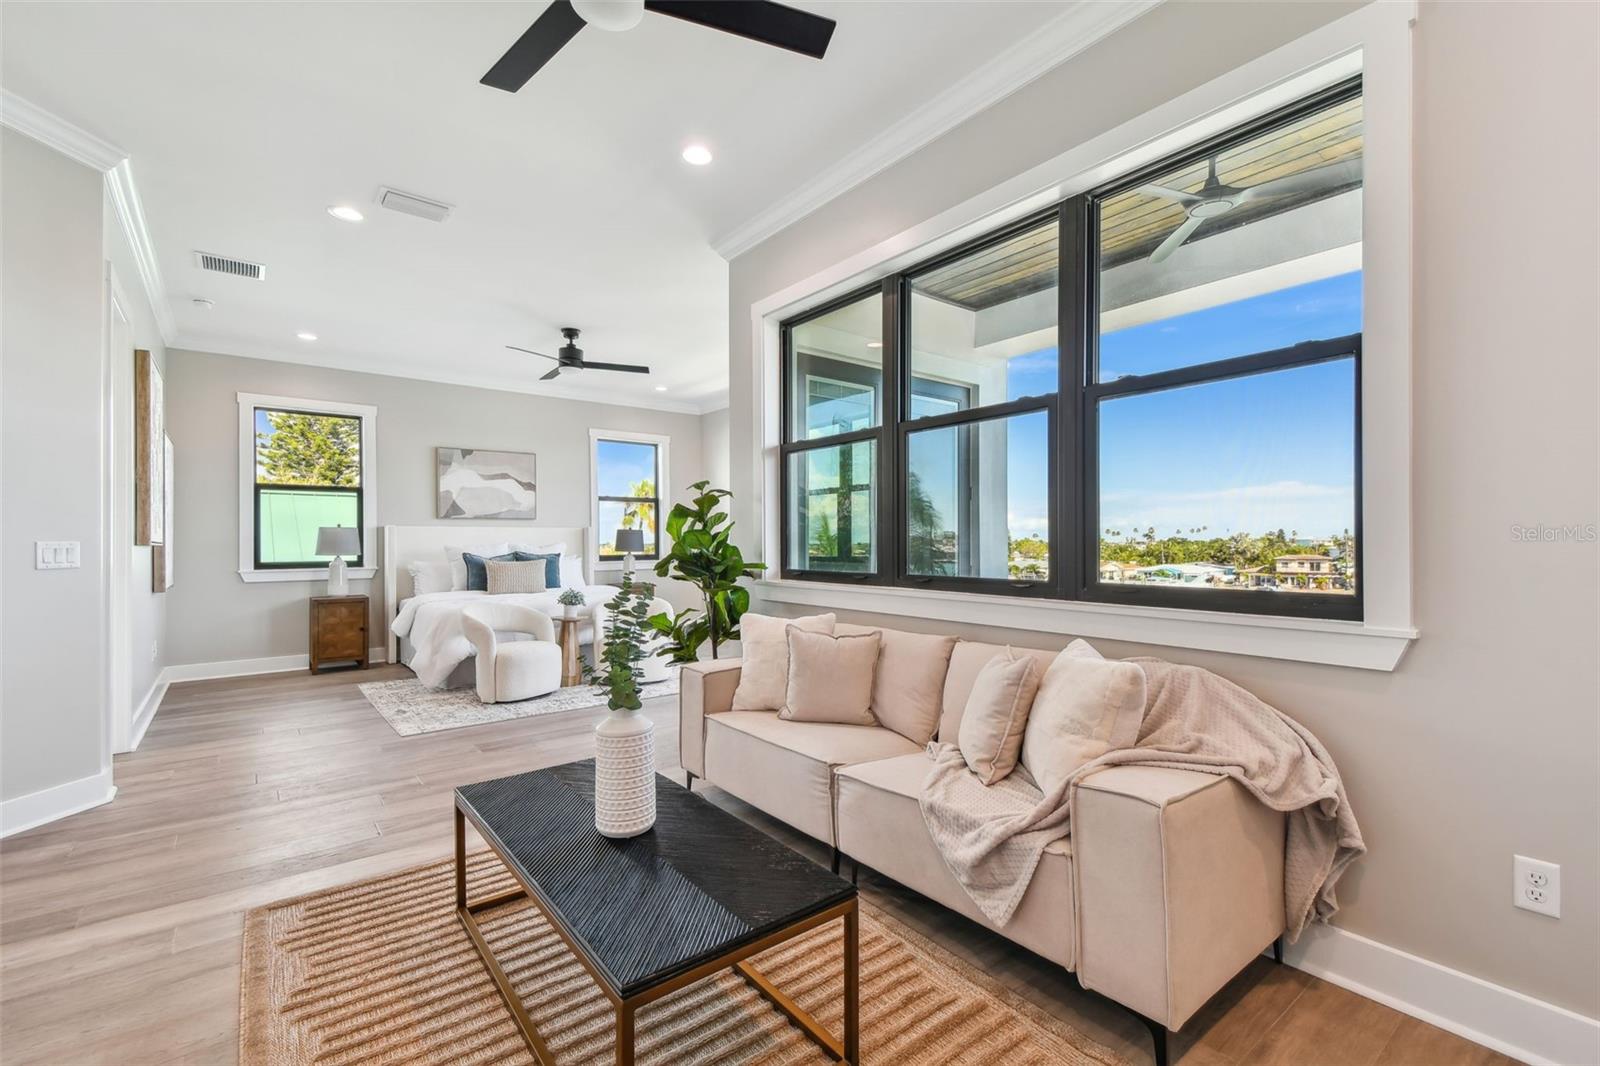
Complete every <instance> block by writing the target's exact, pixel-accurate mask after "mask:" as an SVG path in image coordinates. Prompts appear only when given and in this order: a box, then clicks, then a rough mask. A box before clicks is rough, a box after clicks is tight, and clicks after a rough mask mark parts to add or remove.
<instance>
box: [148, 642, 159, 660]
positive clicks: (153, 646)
mask: <svg viewBox="0 0 1600 1066" xmlns="http://www.w3.org/2000/svg"><path fill="white" fill-rule="evenodd" d="M159 658H161V645H160V643H158V642H157V641H154V640H152V641H151V642H150V661H151V662H155V661H156V660H157V659H159Z"/></svg>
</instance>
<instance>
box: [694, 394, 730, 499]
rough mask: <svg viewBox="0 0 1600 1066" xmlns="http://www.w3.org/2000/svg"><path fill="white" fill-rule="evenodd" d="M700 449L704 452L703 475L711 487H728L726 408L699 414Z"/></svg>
mask: <svg viewBox="0 0 1600 1066" xmlns="http://www.w3.org/2000/svg"><path fill="white" fill-rule="evenodd" d="M700 439H701V445H700V447H701V450H702V451H703V452H704V454H705V464H704V465H705V476H706V477H707V478H708V479H710V481H711V486H712V487H713V488H718V489H725V488H728V479H729V478H730V477H732V476H733V474H732V465H731V462H730V457H729V454H728V409H727V408H726V407H724V408H722V410H720V411H708V412H706V413H705V414H703V415H701V416H700Z"/></svg>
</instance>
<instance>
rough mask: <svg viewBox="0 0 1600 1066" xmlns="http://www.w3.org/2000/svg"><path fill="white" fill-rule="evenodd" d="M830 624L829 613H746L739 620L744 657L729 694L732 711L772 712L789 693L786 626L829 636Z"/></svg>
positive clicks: (781, 703)
mask: <svg viewBox="0 0 1600 1066" xmlns="http://www.w3.org/2000/svg"><path fill="white" fill-rule="evenodd" d="M833 621H834V616H833V615H831V614H814V615H809V616H807V617H805V618H773V617H771V616H769V615H764V614H747V615H745V616H744V617H743V618H740V619H739V633H740V637H739V644H740V646H741V647H742V648H743V649H744V658H743V661H742V663H741V666H740V670H739V687H738V688H736V689H734V691H733V709H734V710H736V711H776V710H778V709H779V708H780V707H782V706H783V703H784V700H785V698H786V697H787V696H788V693H789V636H788V631H789V627H790V626H794V627H796V628H798V629H803V630H805V631H806V632H808V633H827V634H829V635H830V636H831V635H832V634H833Z"/></svg>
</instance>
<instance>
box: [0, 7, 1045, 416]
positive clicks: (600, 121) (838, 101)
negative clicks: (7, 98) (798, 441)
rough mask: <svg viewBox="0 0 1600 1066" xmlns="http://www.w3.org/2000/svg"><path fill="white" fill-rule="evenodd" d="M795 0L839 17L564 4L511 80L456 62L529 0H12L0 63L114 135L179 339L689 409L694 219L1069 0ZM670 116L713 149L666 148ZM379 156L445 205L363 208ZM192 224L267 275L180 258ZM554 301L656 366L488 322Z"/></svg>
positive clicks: (57, 110)
mask: <svg viewBox="0 0 1600 1066" xmlns="http://www.w3.org/2000/svg"><path fill="white" fill-rule="evenodd" d="M803 6H804V7H805V8H806V9H807V10H810V11H814V12H817V13H819V14H824V15H828V16H830V17H832V18H835V19H837V20H838V22H839V27H838V30H837V32H836V33H835V34H834V38H833V43H832V46H831V48H830V50H829V53H828V57H827V59H825V60H823V61H821V62H818V61H815V60H811V59H807V58H804V57H801V56H796V55H792V54H790V53H787V52H784V51H781V50H779V49H775V48H770V47H765V46H762V45H758V44H755V43H752V42H749V41H745V40H742V39H740V38H736V37H732V36H729V35H726V34H722V33H717V32H714V31H711V30H707V29H704V28H701V27H697V26H693V25H691V24H688V23H685V22H681V21H678V20H675V19H671V18H667V17H664V16H660V15H656V14H647V15H646V16H645V19H644V21H643V23H641V24H640V25H639V26H638V27H637V28H636V29H634V30H631V31H629V32H626V33H620V34H618V33H606V32H603V31H600V30H596V29H593V28H589V29H586V30H585V31H583V32H582V33H580V34H579V35H578V37H577V38H576V39H575V40H574V41H573V42H572V43H571V44H569V45H568V46H567V47H566V48H565V49H564V50H563V51H562V52H561V53H560V54H559V55H558V56H557V57H556V58H555V59H554V60H553V61H552V62H551V63H550V64H549V65H548V66H547V67H545V69H544V70H542V71H541V72H540V73H539V74H538V75H536V76H535V77H534V79H533V80H532V81H531V82H529V84H528V85H527V86H526V87H525V88H524V89H523V90H522V91H521V92H520V93H517V94H515V95H510V94H506V93H502V92H499V91H497V90H494V89H489V88H486V87H484V86H482V85H480V84H478V78H479V77H480V76H481V75H482V74H483V73H484V71H486V70H487V69H488V67H489V66H490V64H492V63H493V62H494V60H495V59H496V58H498V57H499V55H500V53H501V52H502V51H504V49H505V48H506V47H508V46H509V45H510V44H511V42H512V41H514V40H515V39H516V37H517V36H518V35H519V34H520V33H521V32H522V31H523V30H524V29H525V28H526V27H527V26H528V25H529V24H530V23H531V22H532V21H533V20H534V19H535V18H536V17H537V16H538V15H539V13H540V12H541V11H542V10H543V9H544V4H543V3H541V2H532V3H398V2H395V3H220V2H214V3H109V4H107V3H23V2H15V0H8V2H6V3H5V4H4V6H3V36H4V45H3V66H0V71H3V82H4V87H5V88H6V89H7V90H9V91H10V92H13V93H16V94H17V95H19V96H21V97H23V98H24V99H26V100H28V101H30V102H32V103H33V104H36V105H38V106H39V107H42V108H44V109H45V110H47V111H50V112H53V113H54V114H55V115H57V116H59V117H60V118H62V119H64V120H66V121H68V122H71V123H75V124H77V125H79V126H81V127H82V128H84V129H86V130H88V131H90V132H91V133H94V134H96V135H98V136H100V137H102V138H105V139H106V140H109V141H111V142H113V143H115V144H116V145H118V146H119V147H120V148H122V149H123V150H125V151H126V152H128V154H129V155H130V157H131V161H132V162H131V165H132V168H133V173H134V175H135V178H136V181H137V185H138V190H139V193H140V195H141V196H142V199H143V202H144V208H145V214H146V217H147V220H148V226H149V231H150V236H151V240H152V242H153V244H154V246H155V249H156V253H157V258H158V260H159V267H160V271H161V274H162V276H163V278H164V280H165V285H166V289H167V292H168V294H169V297H170V304H171V310H172V314H173V317H174V319H175V321H176V327H177V336H176V338H175V343H176V344H177V345H178V346H180V347H189V348H198V349H202V350H208V351H218V352H227V353H234V354H241V355H253V356H261V357H266V358H275V359H286V360H291V361H297V362H310V363H317V364H320V365H326V366H335V367H346V368H351V369H362V370H374V371H379V372H383V373H391V374H398V375H403V376H413V377H420V378H427V379H435V380H457V381H466V382H472V383H476V384H489V385H495V386H498V387H503V388H513V389H525V390H528V391H534V392H552V393H555V394H558V395H569V396H586V397H593V398H612V399H618V398H620V399H624V400H628V401H631V402H637V403H645V404H649V405H655V404H658V403H659V404H661V405H663V406H675V405H683V406H686V407H687V408H689V409H711V408H714V407H716V406H720V405H721V404H722V403H723V402H725V395H726V382H727V329H728V325H727V323H728V317H727V295H728V294H727V265H726V263H725V262H724V261H723V260H722V259H721V257H719V256H718V255H717V253H716V252H714V251H713V250H712V243H713V242H714V241H715V240H716V239H717V238H719V237H722V236H724V235H726V234H728V233H730V232H732V231H734V230H736V229H738V228H739V227H740V226H741V224H743V223H745V222H747V221H748V220H750V219H751V218H752V217H753V216H757V215H759V214H760V213H761V212H763V211H764V210H767V209H768V208H770V206H771V205H772V204H773V203H774V202H775V201H778V200H781V199H782V198H784V197H785V196H787V195H788V194H791V193H793V192H794V191H795V190H796V189H797V188H799V187H802V186H804V185H805V184H806V183H807V182H808V180H810V179H813V178H815V177H816V176H817V175H818V174H821V173H822V172H824V171H825V170H827V169H828V168H829V167H830V166H831V165H834V164H837V163H838V162H839V161H840V160H841V159H842V158H844V157H846V156H848V155H850V154H851V153H854V152H857V151H859V150H860V149H862V148H863V147H864V146H868V145H870V144H871V143H872V142H873V141H874V139H876V138H879V137H881V136H883V135H884V134H885V132H886V131H889V130H891V129H893V128H894V127H895V126H896V123H897V122H900V121H901V120H903V119H904V117H905V116H906V115H908V114H910V113H912V112H914V111H915V110H916V109H917V108H918V107H919V106H920V105H922V104H923V103H924V102H925V101H926V100H928V99H929V97H930V96H932V95H935V94H937V93H938V92H940V91H941V90H943V89H945V88H946V87H947V86H950V85H951V84H952V83H954V82H957V81H959V80H960V79H962V78H963V77H965V76H967V75H969V74H972V73H973V72H974V71H975V70H977V69H978V68H980V67H981V66H983V65H984V64H985V63H990V64H991V66H992V62H993V60H994V59H995V57H996V56H998V55H1000V54H1001V53H1005V52H1007V50H1008V49H1014V48H1016V47H1017V46H1018V45H1019V42H1025V41H1026V40H1027V39H1028V38H1029V37H1030V35H1033V34H1035V33H1036V32H1037V31H1038V30H1039V29H1040V27H1042V26H1045V25H1046V24H1048V23H1050V22H1051V21H1052V20H1055V19H1058V18H1059V17H1060V16H1061V15H1062V13H1063V12H1064V11H1066V10H1068V5H1059V4H1049V3H998V2H993V3H908V2H895V3H867V2H848V3H842V2H822V0H804V3H803ZM691 140H702V141H704V142H705V143H706V144H708V145H710V146H711V148H712V149H713V151H714V152H715V153H716V161H715V162H714V163H713V164H712V165H711V166H709V167H704V168H695V167H690V166H688V165H687V164H685V163H683V162H682V160H681V159H680V158H679V151H680V149H681V148H682V146H683V145H684V144H685V143H687V142H689V141H691ZM380 185H389V186H393V187H397V188H400V189H403V190H406V191H409V192H415V193H420V194H422V195H424V196H429V197H433V198H436V199H440V200H444V201H446V202H448V203H451V204H454V205H456V210H455V213H454V214H453V215H452V217H451V218H450V219H449V220H448V221H446V222H444V223H442V224H434V223H429V222H425V221H422V220H420V219H416V218H412V217H409V216H405V215H399V214H395V213H393V212H389V211H385V210H383V209H381V208H379V207H377V206H376V204H374V203H373V198H374V196H375V194H376V192H377V189H378V187H379V186H380ZM335 203H350V204H355V205H357V206H359V207H360V208H361V209H362V210H363V211H365V212H366V215H367V219H366V221H365V222H362V223H359V224H355V225H351V224H348V223H342V222H337V221H335V220H333V219H331V218H330V217H328V215H327V214H326V213H325V208H326V207H327V206H328V205H330V204H335ZM196 249H200V250H204V251H208V252H215V253H219V254H222V255H228V256H235V257H239V258H244V259H250V260H255V261H258V262H261V263H264V264H266V266H267V274H266V278H265V280H264V281H246V280H241V279H236V278H231V277H224V276H221V275H216V274H210V273H206V272H202V271H200V270H199V269H198V268H197V267H196V266H195V265H194V263H193V255H192V253H193V251H194V250H196ZM124 284H125V285H133V284H136V281H135V280H134V279H124ZM194 297H207V298H210V299H212V300H214V301H215V307H214V308H213V309H212V310H210V311H205V310H201V309H200V308H197V307H196V306H194V305H193V304H192V302H191V300H192V298H194ZM563 325H576V326H580V327H582V328H583V331H584V335H583V339H582V341H581V342H580V343H581V344H582V346H583V347H584V349H585V350H586V352H587V354H588V356H589V357H590V358H592V359H599V360H607V361H616V362H643V363H647V364H649V365H650V367H651V370H652V373H651V375H650V376H649V377H648V378H644V377H642V376H639V377H636V376H633V375H621V374H602V373H599V372H593V371H591V372H588V373H584V374H579V375H569V376H564V377H563V378H562V380H561V382H560V383H559V384H560V387H559V388H551V387H550V386H547V385H543V384H540V383H538V382H537V381H536V379H537V377H538V375H539V374H541V373H543V372H544V371H545V370H546V369H548V368H549V367H550V366H551V365H552V364H550V363H547V362H545V361H543V360H539V359H534V358H532V357H531V356H524V355H520V354H517V353H513V352H507V351H505V350H504V348H503V345H505V344H518V345H522V346H525V347H530V348H536V349H539V350H541V351H546V352H550V353H552V354H553V353H554V351H555V349H556V347H557V346H559V344H560V343H561V341H560V338H559V336H558V335H557V332H556V331H557V328H558V327H560V326H563ZM302 330H308V331H312V332H314V333H316V334H317V335H318V337H319V340H317V341H316V342H315V343H314V344H308V343H305V342H301V341H298V340H296V339H295V334H296V333H297V332H299V331H302ZM658 385H665V386H666V387H667V391H666V392H664V393H659V392H656V391H655V387H656V386H658Z"/></svg>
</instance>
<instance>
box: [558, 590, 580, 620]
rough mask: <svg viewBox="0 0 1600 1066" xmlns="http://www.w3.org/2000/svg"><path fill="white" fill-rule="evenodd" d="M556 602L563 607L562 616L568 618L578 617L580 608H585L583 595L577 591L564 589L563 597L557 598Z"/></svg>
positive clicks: (562, 591)
mask: <svg viewBox="0 0 1600 1066" xmlns="http://www.w3.org/2000/svg"><path fill="white" fill-rule="evenodd" d="M556 602H557V603H559V604H560V605H561V614H562V616H563V617H566V618H576V617H578V608H580V607H582V606H583V593H581V592H579V591H578V590H577V589H562V590H561V595H559V596H557V597H556Z"/></svg>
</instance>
